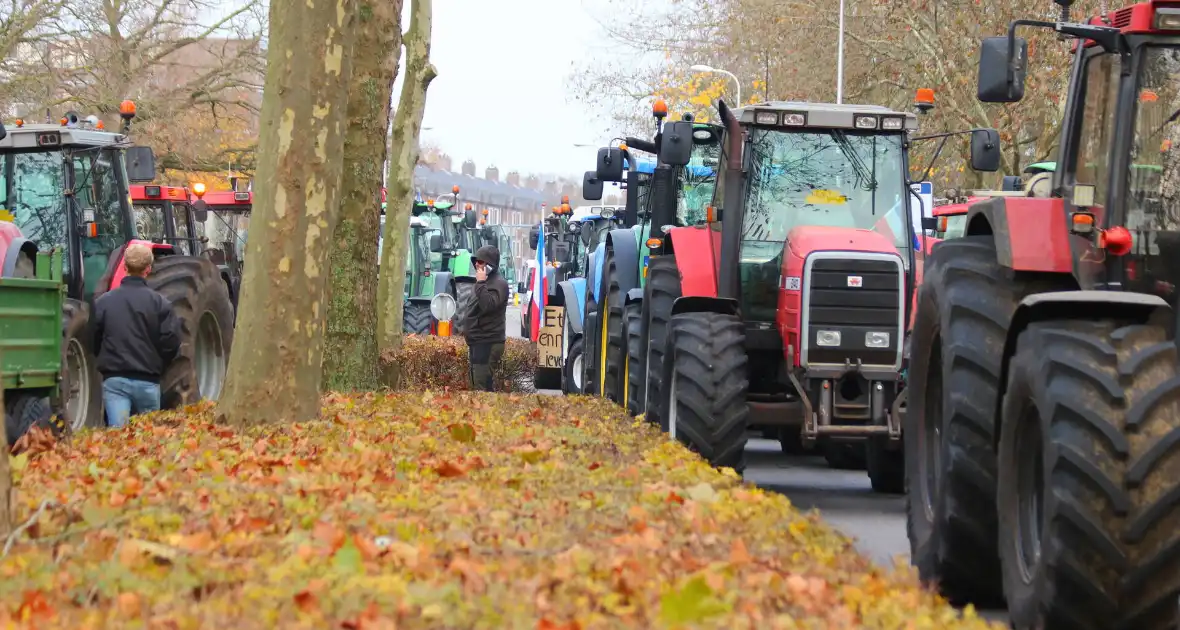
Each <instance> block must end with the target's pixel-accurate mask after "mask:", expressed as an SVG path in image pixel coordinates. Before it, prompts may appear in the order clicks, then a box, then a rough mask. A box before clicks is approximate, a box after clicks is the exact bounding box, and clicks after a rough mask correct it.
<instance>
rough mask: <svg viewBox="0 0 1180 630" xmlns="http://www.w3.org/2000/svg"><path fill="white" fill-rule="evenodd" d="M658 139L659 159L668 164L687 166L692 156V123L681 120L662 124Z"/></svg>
mask: <svg viewBox="0 0 1180 630" xmlns="http://www.w3.org/2000/svg"><path fill="white" fill-rule="evenodd" d="M662 135H663V138H662V139H661V140H660V161H661V162H663V163H665V164H668V165H670V166H687V165H688V161H689V159H690V158H691V157H692V123H690V122H685V121H683V120H679V121H676V122H674V123H669V124H666V125H664V132H663V134H662Z"/></svg>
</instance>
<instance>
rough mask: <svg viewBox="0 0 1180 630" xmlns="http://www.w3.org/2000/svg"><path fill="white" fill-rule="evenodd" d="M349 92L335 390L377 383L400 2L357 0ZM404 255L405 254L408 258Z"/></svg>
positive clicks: (333, 288) (331, 377) (334, 290)
mask: <svg viewBox="0 0 1180 630" xmlns="http://www.w3.org/2000/svg"><path fill="white" fill-rule="evenodd" d="M357 4H358V6H357V19H358V24H357V34H356V38H357V39H356V51H357V54H356V55H354V59H353V65H352V79H351V81H350V87H349V91H348V120H349V123H348V135H347V136H346V137H345V139H344V176H343V181H342V183H341V191H342V201H341V205H340V223H339V224H337V226H336V232H335V235H334V238H333V240H334V247H333V249H332V251H331V255H330V257H331V266H330V269H331V282H330V286H329V288H328V295H329V298H328V334H327V338H326V339H325V342H324V343H325V353H324V366H323V372H324V382H325V387H326V388H327V389H331V390H337V391H347V390H352V391H356V390H372V389H376V388H377V374H378V361H377V358H378V353H377V282H378V279H377V273H376V270H377V236H378V232H379V230H380V228H379V224H380V209H381V195H380V193H381V179H382V177H381V176H382V172H381V168H382V165H383V164H385V160H386V157H387V156H388V154H389V145H388V144H387V142H386V139H385V134H386V131H387V130H388V129H389V115H390V111H389V107H390V100H391V99H392V98H393V81H394V78H395V77H396V76H397V64H398V58H399V57H400V52H401V12H402V2H401V0H358V3H357ZM403 258H404V256H403Z"/></svg>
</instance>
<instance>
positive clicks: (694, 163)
mask: <svg viewBox="0 0 1180 630" xmlns="http://www.w3.org/2000/svg"><path fill="white" fill-rule="evenodd" d="M720 159H721V143H720V142H718V140H717V138H716V137H713V138H712V139H711V140H709V141H708V142H696V143H694V144H693V145H692V157H690V158H689V162H688V166H686V167H684V169H683V173H682V175H681V178H682V179H681V186H680V194H679V195H677V197H678V198H677V200H676V201H677V203H676V221H677V223H678V224H680V225H696V224H698V223H703V222H704V221H705V208H706V207H708V205H709V203H710V202H711V201H712V200H713V188H714V187H715V185H716V183H717V165H718V163H719V162H720Z"/></svg>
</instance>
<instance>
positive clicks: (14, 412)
mask: <svg viewBox="0 0 1180 630" xmlns="http://www.w3.org/2000/svg"><path fill="white" fill-rule="evenodd" d="M8 397H9V398H11V400H8V399H6V400H5V401H4V405H5V407H7V409H4V410H0V411H4V431H5V433H6V435H7V437H8V447H9V448H12V446H13V445H15V444H16V441H17V440H19V439H20V438H21V437H23V436H24V434H25V433H27V432H28V431H29V429H31V428H33V427H34V426H38V425H39V426H40V427H41V428H43V429H48V430H50V431H52V432H53V433H54V435H59V436H60V435H61V434H62V430H63V427H62V426H60V425H55V424H54V423H53V422H52V420H53V409H52V408H51V406H50V404H49V398H47V397H45V396H42V395H40V394H31V393H26V392H24V391H22V390H13V391H10V392H8ZM4 455H5V456H7V453H4Z"/></svg>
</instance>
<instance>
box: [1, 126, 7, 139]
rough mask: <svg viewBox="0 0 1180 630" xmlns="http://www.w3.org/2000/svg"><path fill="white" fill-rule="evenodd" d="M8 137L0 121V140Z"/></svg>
mask: <svg viewBox="0 0 1180 630" xmlns="http://www.w3.org/2000/svg"><path fill="white" fill-rule="evenodd" d="M7 137H8V130H7V129H5V128H4V123H2V122H0V140H3V139H5V138H7Z"/></svg>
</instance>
